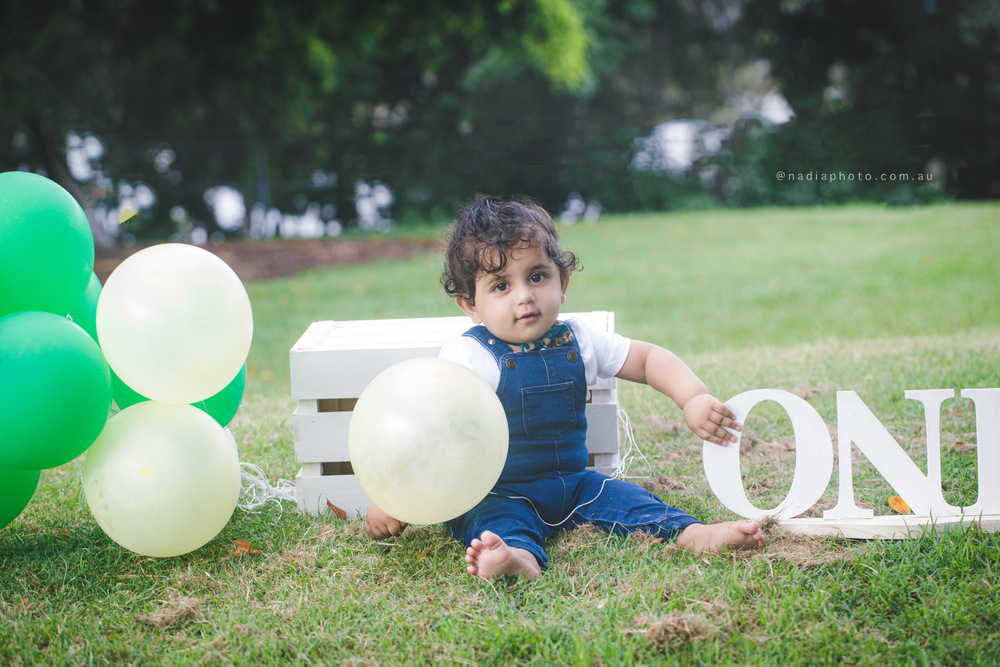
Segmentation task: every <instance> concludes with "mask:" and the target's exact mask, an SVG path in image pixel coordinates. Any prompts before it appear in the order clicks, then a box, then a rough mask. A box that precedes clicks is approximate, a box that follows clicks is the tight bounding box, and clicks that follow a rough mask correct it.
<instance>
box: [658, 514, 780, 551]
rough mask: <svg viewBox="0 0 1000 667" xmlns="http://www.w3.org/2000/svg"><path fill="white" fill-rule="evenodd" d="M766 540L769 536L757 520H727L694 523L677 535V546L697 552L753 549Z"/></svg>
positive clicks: (762, 544) (760, 545)
mask: <svg viewBox="0 0 1000 667" xmlns="http://www.w3.org/2000/svg"><path fill="white" fill-rule="evenodd" d="M765 542H767V537H765V536H764V533H763V532H761V529H760V526H759V525H758V524H757V522H756V521H727V522H725V523H713V524H711V525H705V524H703V523H693V524H691V525H690V526H688V527H687V528H685V529H684V530H682V531H681V534H680V535H678V536H677V546H679V547H681V548H682V549H687V550H688V551H696V552H701V551H711V552H713V553H719V552H720V551H725V550H726V549H751V548H754V547H762V546H764V543H765Z"/></svg>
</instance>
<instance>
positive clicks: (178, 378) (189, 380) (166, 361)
mask: <svg viewBox="0 0 1000 667" xmlns="http://www.w3.org/2000/svg"><path fill="white" fill-rule="evenodd" d="M97 337H98V339H99V341H100V344H101V350H102V351H103V352H104V356H105V358H107V360H108V364H109V365H110V366H111V369H112V370H114V372H115V373H117V374H118V377H119V378H121V380H122V381H123V382H124V383H125V384H126V385H128V386H129V387H130V388H132V389H133V390H135V391H136V392H138V393H140V394H142V395H143V396H146V397H147V398H150V399H152V400H154V401H162V402H164V403H177V404H186V403H196V402H198V401H201V400H204V399H206V398H208V397H210V396H214V395H215V394H217V393H219V392H220V391H221V390H222V389H223V388H225V387H226V385H227V384H229V382H230V381H231V380H232V379H233V378H234V377H236V374H237V373H239V372H240V369H241V368H242V367H243V363H244V362H245V361H246V358H247V354H248V353H249V351H250V341H251V339H252V338H253V313H252V312H251V309H250V298H249V297H248V296H247V293H246V290H245V289H244V288H243V283H242V282H240V279H239V277H237V275H236V273H235V272H234V271H233V270H232V269H231V268H230V267H229V265H227V264H226V263H225V262H224V261H222V260H221V259H219V258H218V257H216V256H215V255H213V254H212V253H210V252H208V251H207V250H203V249H202V248H198V247H195V246H191V245H186V244H182V243H163V244H160V245H155V246H151V247H149V248H146V249H144V250H140V251H139V252H137V253H135V254H134V255H132V256H131V257H128V258H127V259H126V260H125V261H123V262H122V263H121V264H120V265H118V267H117V268H116V269H115V270H114V271H113V272H112V273H111V275H110V276H109V277H108V280H107V282H106V283H105V285H104V288H103V289H102V290H101V296H100V298H99V300H98V302H97Z"/></svg>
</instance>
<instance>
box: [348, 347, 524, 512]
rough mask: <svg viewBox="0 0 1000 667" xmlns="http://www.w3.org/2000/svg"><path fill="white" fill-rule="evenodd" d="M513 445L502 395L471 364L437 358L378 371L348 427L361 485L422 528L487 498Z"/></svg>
mask: <svg viewBox="0 0 1000 667" xmlns="http://www.w3.org/2000/svg"><path fill="white" fill-rule="evenodd" d="M507 443H508V433H507V417H506V415H505V414H504V410H503V405H501V403H500V399H499V398H498V397H497V395H496V392H494V391H493V389H491V388H490V386H489V385H488V384H486V382H485V381H484V380H483V379H482V378H480V377H479V376H478V375H476V374H475V373H473V372H472V371H471V370H469V369H468V368H466V367H464V366H462V365H460V364H457V363H455V362H452V361H446V360H444V359H437V358H434V357H420V358H416V359H409V360H407V361H403V362H400V363H398V364H396V365H394V366H392V367H390V368H388V369H386V370H385V371H383V372H382V373H380V374H379V375H377V376H376V377H375V378H374V379H373V380H372V381H371V383H370V384H369V385H368V386H367V387H366V388H365V390H364V391H363V392H362V393H361V396H360V397H359V398H358V402H357V405H356V406H355V408H354V412H353V414H352V415H351V424H350V427H349V429H348V448H349V450H350V458H351V466H352V467H353V469H354V474H355V475H356V476H357V479H358V482H359V483H360V484H361V488H362V489H364V491H365V493H367V494H368V497H369V498H371V499H372V501H373V502H374V503H375V504H376V505H378V506H379V508H381V509H382V510H384V511H385V512H387V513H388V514H389V515H390V516H392V517H394V518H396V519H398V520H400V521H404V522H406V523H413V524H421V525H424V524H432V523H440V522H442V521H447V520H449V519H453V518H455V517H457V516H459V515H461V514H463V513H465V512H467V511H468V510H470V509H472V508H473V507H475V505H476V504H477V503H478V502H479V501H480V500H482V499H483V498H485V497H486V494H487V493H489V491H490V489H491V488H493V485H494V484H496V481H497V479H499V477H500V473H501V472H502V471H503V466H504V462H505V461H506V459H507Z"/></svg>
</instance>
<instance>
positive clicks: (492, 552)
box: [465, 530, 539, 579]
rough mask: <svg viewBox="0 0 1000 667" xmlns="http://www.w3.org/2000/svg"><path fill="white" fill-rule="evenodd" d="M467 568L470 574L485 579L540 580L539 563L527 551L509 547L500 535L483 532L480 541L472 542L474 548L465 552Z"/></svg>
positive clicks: (471, 547)
mask: <svg viewBox="0 0 1000 667" xmlns="http://www.w3.org/2000/svg"><path fill="white" fill-rule="evenodd" d="M465 562H466V563H469V566H468V567H467V568H466V570H468V572H469V574H473V575H476V576H479V577H482V578H483V579H492V578H493V577H497V576H504V575H506V576H509V577H517V576H520V575H522V574H523V575H525V576H526V577H528V578H529V579H537V578H538V571H539V567H538V561H537V560H536V559H535V556H534V555H533V554H532V553H531V552H530V551H527V550H525V549H521V548H519V547H511V546H508V545H507V543H506V542H504V541H503V540H502V539H501V538H500V536H499V535H497V534H496V533H492V532H490V531H488V530H486V531H483V534H482V535H481V536H480V539H478V540H476V539H474V540H472V546H470V547H469V548H468V549H466V550H465Z"/></svg>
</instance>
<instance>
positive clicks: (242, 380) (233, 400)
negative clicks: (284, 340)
mask: <svg viewBox="0 0 1000 667" xmlns="http://www.w3.org/2000/svg"><path fill="white" fill-rule="evenodd" d="M246 386H247V365H246V363H244V364H243V368H241V369H240V372H239V373H237V374H236V377H234V378H233V379H232V381H231V382H230V383H229V384H227V385H226V386H225V387H224V388H223V389H222V391H220V392H219V393H217V394H215V395H214V396H209V397H208V398H206V399H205V400H204V401H198V402H197V403H192V404H191V405H193V406H194V407H196V408H198V409H199V410H201V411H202V412H207V413H208V414H209V415H210V416H211V417H212V419H214V420H215V421H216V422H218V424H219V426H221V427H223V428H225V427H226V426H229V422H231V421H232V420H233V417H235V416H236V413H237V412H238V411H239V409H240V404H241V403H242V402H243V392H244V391H246ZM111 388H112V390H113V392H114V397H115V405H117V406H118V409H119V410H124V409H125V408H127V407H129V406H132V405H135V404H136V403H141V402H142V401H148V400H149V399H148V398H146V397H145V396H143V395H142V394H140V393H139V392H137V391H136V390H135V389H132V387H130V386H128V385H127V384H125V383H124V382H123V381H122V379H121V378H120V377H118V375H117V374H116V373H115V372H114V371H111Z"/></svg>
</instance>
